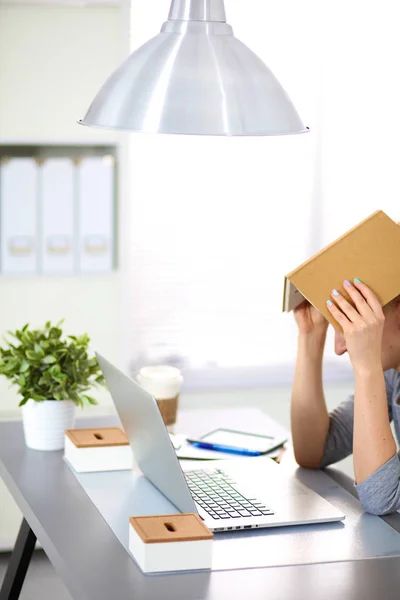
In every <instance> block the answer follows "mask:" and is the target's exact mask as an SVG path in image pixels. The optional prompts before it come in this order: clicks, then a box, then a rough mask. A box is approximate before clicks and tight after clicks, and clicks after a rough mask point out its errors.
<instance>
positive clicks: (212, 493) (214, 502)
mask: <svg viewBox="0 0 400 600" xmlns="http://www.w3.org/2000/svg"><path fill="white" fill-rule="evenodd" d="M185 477H186V481H187V484H188V486H189V490H190V492H191V494H192V497H193V500H194V501H195V502H196V504H198V505H199V506H201V508H202V509H203V510H205V511H206V512H207V513H208V514H209V515H210V516H211V517H212V518H213V519H237V518H238V517H260V516H261V515H273V514H274V513H273V511H272V510H271V509H270V508H268V506H266V505H265V504H264V503H263V502H260V501H258V500H257V499H256V498H245V497H244V496H243V495H242V494H241V493H240V492H239V491H238V490H236V488H235V487H234V486H235V482H234V481H232V479H231V478H230V477H229V476H228V475H226V474H225V473H224V472H223V471H221V470H220V469H216V470H215V471H213V472H209V471H202V470H201V469H199V470H194V471H186V472H185Z"/></svg>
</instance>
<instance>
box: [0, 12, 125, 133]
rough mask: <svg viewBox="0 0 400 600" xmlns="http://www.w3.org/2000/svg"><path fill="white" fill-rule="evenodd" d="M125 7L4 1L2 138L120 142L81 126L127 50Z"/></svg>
mask: <svg viewBox="0 0 400 600" xmlns="http://www.w3.org/2000/svg"><path fill="white" fill-rule="evenodd" d="M122 34H123V23H122V19H121V9H120V8H117V7H114V8H113V7H107V8H106V7H105V8H79V7H71V8H69V7H64V6H54V7H51V6H50V7H49V6H31V7H29V6H12V7H11V6H0V89H1V94H0V141H3V140H8V139H11V140H21V141H26V140H29V139H32V140H34V141H36V140H65V141H67V140H71V139H73V140H82V141H84V140H88V139H91V140H96V139H97V140H103V139H108V140H115V139H116V136H115V133H114V132H104V131H100V130H99V131H97V130H93V129H90V128H86V127H83V126H81V125H78V124H77V121H78V119H80V118H82V117H83V116H84V113H85V111H86V109H87V108H88V107H89V104H90V102H91V100H92V98H93V96H94V94H95V93H96V91H97V90H98V88H99V87H100V85H101V83H102V82H103V81H104V79H105V78H106V77H107V76H108V75H109V74H110V73H111V71H113V70H114V69H115V67H116V66H117V65H118V64H119V63H120V62H121V59H122V58H123V56H124V53H126V42H127V38H126V40H124V38H123V35H122Z"/></svg>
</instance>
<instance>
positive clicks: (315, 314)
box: [294, 300, 329, 335]
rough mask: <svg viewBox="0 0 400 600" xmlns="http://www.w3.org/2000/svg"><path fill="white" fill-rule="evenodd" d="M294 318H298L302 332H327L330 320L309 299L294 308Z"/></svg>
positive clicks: (300, 331)
mask: <svg viewBox="0 0 400 600" xmlns="http://www.w3.org/2000/svg"><path fill="white" fill-rule="evenodd" d="M294 318H295V319H296V323H297V326H298V328H299V333H300V334H305V335H308V334H310V333H317V334H321V335H325V334H326V330H327V328H328V325H329V323H328V321H327V320H326V319H325V317H324V316H323V315H322V314H321V313H320V312H319V310H317V309H316V308H314V306H312V304H310V303H309V302H308V301H307V300H304V302H302V303H301V304H300V305H299V306H298V307H297V308H295V309H294Z"/></svg>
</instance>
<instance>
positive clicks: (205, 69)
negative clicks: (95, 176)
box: [80, 0, 307, 136]
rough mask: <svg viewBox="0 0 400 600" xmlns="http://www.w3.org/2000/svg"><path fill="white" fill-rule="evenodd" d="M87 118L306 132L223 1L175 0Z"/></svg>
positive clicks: (178, 129)
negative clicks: (157, 29) (238, 32)
mask: <svg viewBox="0 0 400 600" xmlns="http://www.w3.org/2000/svg"><path fill="white" fill-rule="evenodd" d="M80 123H82V124H83V125H89V126H92V127H101V128H107V129H119V130H128V131H138V132H146V133H169V134H193V135H224V136H234V135H235V136H241V135H242V136H256V135H266V136H267V135H285V134H292V133H302V132H305V131H307V128H306V127H305V126H304V124H303V123H302V121H301V119H300V117H299V115H298V113H297V111H296V109H295V108H294V106H293V104H292V102H291V100H290V98H289V97H288V95H287V94H286V92H285V90H284V89H283V88H282V86H281V85H280V83H279V82H278V80H277V79H276V77H275V76H274V75H273V73H272V72H271V71H270V70H269V69H268V67H267V66H266V65H265V64H264V63H263V62H262V61H261V60H260V59H259V58H258V57H257V56H256V55H255V54H254V53H253V52H252V51H251V50H249V48H247V46H245V45H244V44H243V43H242V42H240V41H239V40H237V39H236V38H235V37H234V36H233V31H232V28H231V27H230V25H228V24H227V23H226V20H225V10H224V4H223V0H173V1H172V5H171V9H170V14H169V20H168V21H167V22H166V23H164V25H163V26H162V29H161V33H160V34H159V35H157V36H156V37H154V38H152V39H151V40H149V41H148V42H147V43H145V44H144V45H143V46H141V47H140V48H139V49H138V50H136V51H135V52H133V53H132V54H131V55H130V56H129V58H128V59H127V60H126V61H125V62H124V63H123V64H122V65H121V66H120V67H119V68H118V69H117V70H116V71H115V72H114V73H113V74H112V75H111V76H110V77H109V78H108V80H107V81H106V82H105V83H104V85H103V87H102V88H101V89H100V91H99V93H98V94H97V96H96V97H95V99H94V100H93V102H92V104H91V106H90V108H89V110H88V112H87V114H86V116H85V118H84V119H83V120H81V121H80Z"/></svg>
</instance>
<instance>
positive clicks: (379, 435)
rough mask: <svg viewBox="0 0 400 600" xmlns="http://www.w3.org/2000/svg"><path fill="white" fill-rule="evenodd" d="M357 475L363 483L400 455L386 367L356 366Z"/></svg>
mask: <svg viewBox="0 0 400 600" xmlns="http://www.w3.org/2000/svg"><path fill="white" fill-rule="evenodd" d="M354 376H355V393H354V437H353V453H354V475H355V479H356V482H357V483H358V484H359V483H362V482H363V481H364V480H365V479H367V477H369V476H370V475H372V473H374V472H375V471H377V470H378V469H379V468H380V467H382V465H384V464H385V463H386V462H387V461H388V460H389V459H391V458H392V457H393V456H394V455H395V454H396V443H395V441H394V438H393V434H392V430H391V428H390V423H389V413H388V401H387V396H386V387H385V379H384V376H383V371H382V367H379V366H376V367H375V369H372V368H371V369H369V370H368V371H364V370H362V369H361V370H360V369H357V368H356V369H354Z"/></svg>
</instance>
